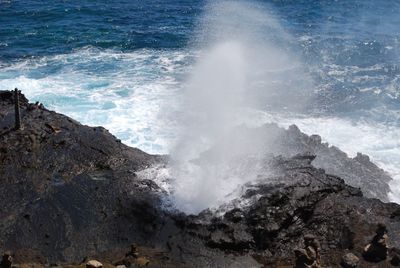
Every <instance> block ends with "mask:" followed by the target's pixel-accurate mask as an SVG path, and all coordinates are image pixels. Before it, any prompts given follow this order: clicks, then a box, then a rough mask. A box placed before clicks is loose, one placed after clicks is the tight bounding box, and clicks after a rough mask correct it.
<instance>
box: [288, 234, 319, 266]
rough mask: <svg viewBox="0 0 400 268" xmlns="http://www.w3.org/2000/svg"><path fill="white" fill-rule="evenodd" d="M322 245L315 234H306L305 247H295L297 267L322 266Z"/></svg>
mask: <svg viewBox="0 0 400 268" xmlns="http://www.w3.org/2000/svg"><path fill="white" fill-rule="evenodd" d="M320 250H321V249H320V245H319V242H318V240H317V239H316V238H315V236H313V235H305V236H304V248H301V249H295V251H294V253H295V255H296V264H295V266H294V267H295V268H320V267H321V261H320Z"/></svg>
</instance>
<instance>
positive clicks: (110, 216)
mask: <svg viewBox="0 0 400 268" xmlns="http://www.w3.org/2000/svg"><path fill="white" fill-rule="evenodd" d="M20 103H21V117H22V121H23V129H21V130H12V126H13V98H12V94H11V95H10V94H9V93H8V92H0V129H1V130H2V132H1V134H0V198H1V203H2V206H1V207H0V218H1V221H0V250H1V252H5V251H6V250H11V252H12V254H11V255H12V257H13V263H17V264H18V263H35V264H37V265H39V266H38V267H40V266H43V265H50V264H54V265H53V266H56V265H59V266H60V265H61V266H64V267H84V265H85V264H86V263H87V261H88V260H90V259H96V260H98V261H99V262H101V263H102V264H104V267H114V266H117V265H124V266H126V267H128V266H131V265H143V266H147V267H294V266H295V265H296V256H297V257H298V258H299V257H304V256H306V259H307V260H306V262H302V264H303V265H304V264H305V265H309V264H308V261H309V262H310V263H311V264H310V265H313V263H315V265H320V266H321V267H341V263H342V261H343V256H344V255H345V254H347V253H349V252H351V253H353V254H355V255H356V256H362V255H363V252H364V251H365V247H366V245H369V244H371V245H372V244H374V245H375V244H377V245H380V246H384V247H385V250H384V252H385V256H383V255H380V254H375V255H376V256H377V255H379V256H378V257H379V260H377V259H374V260H372V259H370V258H368V257H360V258H359V264H358V267H392V266H393V267H394V266H395V265H397V264H398V263H399V261H398V259H399V258H398V256H399V254H398V252H399V250H398V249H399V248H400V244H399V243H400V233H399V230H400V216H399V215H400V206H399V205H397V204H392V203H383V202H382V201H380V200H378V199H368V198H366V197H364V196H363V192H362V191H361V190H360V189H358V188H354V187H352V186H349V185H347V184H346V183H345V181H344V180H343V179H341V178H340V177H339V176H337V175H338V174H337V173H338V172H339V171H341V172H343V174H344V175H346V176H347V179H346V182H347V183H349V184H354V185H355V186H357V185H356V184H357V180H353V183H351V182H350V181H351V180H352V178H353V179H354V178H360V180H361V178H364V177H363V176H364V175H363V174H367V175H368V176H369V177H367V179H366V185H367V186H365V187H364V184H363V183H361V182H360V183H361V184H362V186H363V187H364V188H363V189H362V190H363V191H364V192H367V195H368V196H372V195H375V196H379V197H381V199H385V198H384V196H383V193H384V192H385V190H384V188H385V183H386V182H387V181H388V180H389V179H390V178H389V177H386V176H387V175H386V174H385V173H384V172H383V171H382V170H379V169H378V168H377V167H376V166H375V165H374V164H372V163H371V162H370V161H369V160H368V159H367V158H366V157H365V156H362V155H360V156H358V157H356V158H355V159H350V158H347V156H345V155H343V153H341V152H340V151H339V150H338V149H336V148H332V147H328V146H327V145H324V144H322V143H321V142H320V139H318V138H317V137H308V136H306V135H304V134H302V133H300V132H299V131H298V129H297V128H295V127H291V128H290V129H289V130H288V131H285V130H282V129H280V128H277V127H276V126H274V125H270V126H265V128H270V129H271V128H273V129H275V131H276V135H275V136H273V135H270V134H269V135H268V139H269V140H271V141H272V140H274V139H275V138H279V139H282V144H279V143H278V142H275V144H276V147H275V148H274V151H273V152H272V153H273V154H274V156H271V160H270V161H269V162H268V163H265V164H266V165H268V166H269V167H271V168H273V170H274V173H269V174H268V175H265V176H264V177H260V178H259V180H257V181H254V182H252V183H249V184H247V185H245V186H244V187H243V189H244V191H243V195H242V196H241V197H240V198H239V199H240V201H242V203H244V204H246V205H242V206H236V205H235V204H236V203H235V200H234V201H232V203H231V204H226V205H224V206H222V207H220V208H219V210H217V211H211V210H205V211H203V212H202V213H200V214H199V215H185V214H183V213H179V212H176V211H170V210H164V209H163V207H162V203H163V202H162V200H163V198H164V197H165V193H164V192H163V190H162V189H161V188H160V187H158V185H157V184H156V183H155V182H154V181H153V180H151V179H144V178H142V177H140V176H138V174H139V172H141V171H143V170H144V169H146V168H148V167H150V166H154V165H155V164H157V165H166V164H167V162H168V159H167V157H164V156H153V155H149V154H146V153H145V152H142V151H140V150H138V149H134V148H130V147H128V146H125V145H124V144H122V143H120V142H119V141H118V140H117V139H116V138H115V137H114V136H112V135H111V134H110V133H109V132H108V131H107V130H105V129H104V128H101V127H95V128H93V127H88V126H83V125H81V124H79V123H78V122H76V121H74V120H72V119H70V118H68V117H66V116H64V115H61V114H57V113H55V112H52V111H49V110H47V109H45V108H44V107H43V106H41V105H40V104H29V103H28V101H27V100H26V98H24V97H23V96H22V95H21V96H20ZM263 131H265V129H264V130H261V132H257V133H255V134H254V135H262V134H263ZM284 139H285V140H286V142H285V143H283V140H284ZM275 141H276V139H275ZM295 144H297V145H296V146H297V147H295ZM310 144H313V145H312V146H311V145H310ZM285 146H286V147H285ZM290 146H293V148H292V150H289V149H287V150H286V149H285V148H288V147H290ZM285 150H286V151H285ZM305 151H307V153H306V152H305ZM321 151H325V153H324V154H318V152H321ZM279 152H280V153H279ZM278 154H281V156H277V155H278ZM338 155H339V156H338ZM340 155H342V156H340ZM332 159H333V160H332ZM325 161H326V162H325ZM329 161H336V162H333V163H334V164H332V165H331V166H330V168H332V170H333V171H335V170H336V171H335V172H336V174H335V175H330V174H333V173H335V172H331V171H332V170H331V171H329V172H326V171H325V170H324V169H322V168H321V165H323V164H324V163H325V164H327V163H329ZM321 163H322V164H321ZM316 166H317V167H316ZM327 169H328V168H327ZM339 175H340V174H339ZM367 175H366V176H367ZM374 179H376V181H375V182H374V183H376V185H379V187H380V188H379V189H377V191H375V192H373V190H374V189H373V187H372V186H371V185H373V184H368V183H370V182H371V183H372V182H373V180H374ZM368 189H370V190H371V192H372V193H369V192H368ZM382 189H383V190H382ZM381 190H382V191H381ZM381 195H382V196H381ZM236 201H237V200H236ZM243 201H244V202H243ZM222 212H223V213H222ZM382 226H384V229H382V228H383V227H382ZM379 228H381V229H379ZM377 230H384V232H383V234H381V233H382V232H380V233H379V234H378V232H377ZM379 235H380V236H379ZM377 236H379V237H377ZM311 237H312V239H311ZM382 239H383V240H382ZM132 243H135V245H132ZM370 247H371V246H370ZM370 247H369V248H370ZM296 249H297V250H298V251H296ZM367 251H368V250H367ZM296 252H297V254H296ZM372 255H374V253H372ZM363 256H366V255H365V253H364V255H363ZM82 260H84V261H82ZM297 260H298V259H297ZM67 263H75V264H76V265H75V266H68V265H67ZM298 263H300V262H298ZM300 264H301V263H300ZM82 265H83V266H82ZM305 267H307V266H305ZM310 267H318V266H310Z"/></svg>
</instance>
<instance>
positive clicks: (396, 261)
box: [390, 254, 400, 266]
mask: <svg viewBox="0 0 400 268" xmlns="http://www.w3.org/2000/svg"><path fill="white" fill-rule="evenodd" d="M390 263H391V264H392V265H393V266H400V256H399V255H398V254H395V255H394V256H392V259H391V260H390Z"/></svg>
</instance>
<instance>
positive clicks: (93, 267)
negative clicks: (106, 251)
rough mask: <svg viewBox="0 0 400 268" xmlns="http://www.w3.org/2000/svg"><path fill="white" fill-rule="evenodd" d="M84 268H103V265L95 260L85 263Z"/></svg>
mask: <svg viewBox="0 0 400 268" xmlns="http://www.w3.org/2000/svg"><path fill="white" fill-rule="evenodd" d="M86 268H103V264H102V263H101V262H99V261H96V260H90V261H88V262H87V263H86Z"/></svg>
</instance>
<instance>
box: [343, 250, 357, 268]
mask: <svg viewBox="0 0 400 268" xmlns="http://www.w3.org/2000/svg"><path fill="white" fill-rule="evenodd" d="M359 262H360V259H359V258H358V257H357V256H356V255H354V254H353V253H347V254H345V255H343V257H342V262H341V263H340V265H341V266H342V267H343V268H356V267H357V266H358V264H359Z"/></svg>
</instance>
